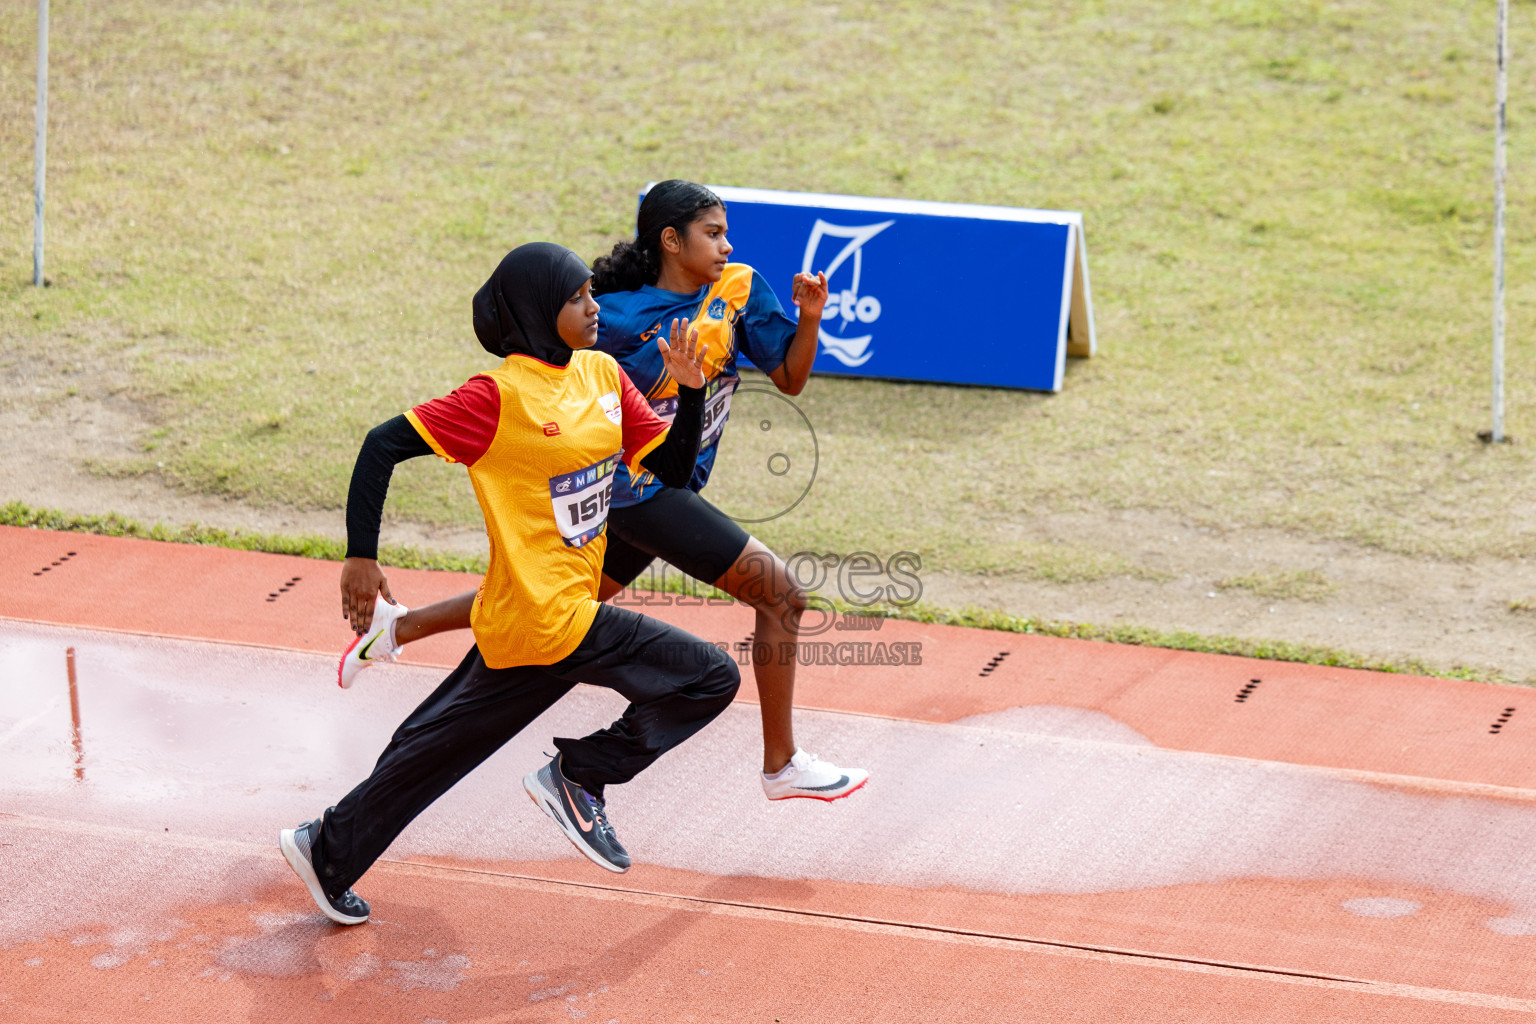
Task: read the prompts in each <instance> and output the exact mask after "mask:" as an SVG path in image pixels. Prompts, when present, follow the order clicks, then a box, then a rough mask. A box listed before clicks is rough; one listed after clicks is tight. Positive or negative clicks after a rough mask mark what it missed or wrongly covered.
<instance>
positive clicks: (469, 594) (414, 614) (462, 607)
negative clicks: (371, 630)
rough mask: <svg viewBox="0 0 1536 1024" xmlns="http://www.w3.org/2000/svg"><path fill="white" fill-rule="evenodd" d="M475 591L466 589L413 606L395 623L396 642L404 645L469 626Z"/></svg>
mask: <svg viewBox="0 0 1536 1024" xmlns="http://www.w3.org/2000/svg"><path fill="white" fill-rule="evenodd" d="M475 593H476V592H475V591H473V590H466V591H465V592H464V593H462V594H456V595H455V596H453V597H450V598H448V599H446V600H443V601H435V602H433V603H432V604H429V605H423V606H422V607H420V608H412V609H411V610H410V611H408V612H406V613H405V614H404V615H402V616H401V617H400V621H399V622H396V623H395V643H397V644H399V645H401V646H402V647H403V646H405V645H406V644H408V643H413V642H414V641H417V640H420V639H422V638H423V637H429V636H431V635H433V634H434V633H447V632H450V631H451V630H455V629H468V628H469V610H470V608H472V607H474V604H475Z"/></svg>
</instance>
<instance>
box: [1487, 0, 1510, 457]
mask: <svg viewBox="0 0 1536 1024" xmlns="http://www.w3.org/2000/svg"><path fill="white" fill-rule="evenodd" d="M1497 88H1498V98H1497V112H1496V114H1495V117H1494V135H1493V430H1492V431H1491V436H1492V440H1493V442H1494V443H1495V444H1498V443H1500V442H1502V441H1503V440H1504V169H1505V159H1504V128H1505V124H1504V103H1505V100H1506V99H1507V97H1508V94H1509V0H1499V77H1498V87H1497Z"/></svg>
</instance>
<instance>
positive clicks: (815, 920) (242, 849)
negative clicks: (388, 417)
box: [0, 812, 1536, 1014]
mask: <svg viewBox="0 0 1536 1024" xmlns="http://www.w3.org/2000/svg"><path fill="white" fill-rule="evenodd" d="M5 826H12V827H16V828H25V829H31V830H34V831H38V832H45V833H52V834H68V835H74V836H89V837H94V838H101V839H116V840H120V841H124V842H130V843H134V844H141V843H144V842H146V841H150V842H154V843H158V844H161V845H165V846H175V847H179V848H182V849H196V850H201V851H204V852H207V853H222V854H226V855H232V856H240V857H252V856H254V857H264V858H266V859H269V860H276V861H281V859H282V854H281V853H280V852H278V849H277V843H276V840H275V832H274V841H273V842H272V843H271V844H270V845H261V844H256V843H249V842H242V841H239V840H228V839H209V838H204V837H201V836H190V835H171V834H168V833H157V832H145V831H141V830H139V829H132V828H123V827H121V826H115V825H97V824H94V823H90V822H80V821H64V820H60V819H56V818H43V817H38V816H35V815H30V814H9V813H5V812H0V828H3V827H5ZM377 868H378V869H380V870H384V871H386V872H389V873H392V874H407V875H416V876H425V877H429V878H436V879H439V880H447V879H450V878H460V879H464V878H468V879H472V880H474V881H478V882H480V883H482V884H489V885H494V886H497V887H499V888H505V889H519V890H523V891H528V892H539V893H547V894H556V895H564V896H581V897H585V898H588V899H600V900H611V901H614V902H619V903H628V904H631V905H637V906H650V907H657V908H660V909H668V910H677V911H683V912H687V913H696V914H716V915H722V916H726V917H744V918H750V919H754V920H762V921H774V922H778V923H782V924H798V925H810V926H813V927H824V928H838V929H842V930H845V931H855V932H863V933H869V934H876V935H891V936H899V937H902V938H908V939H915V940H919V941H928V942H947V943H954V944H958V945H967V946H982V947H988V948H992V949H1012V950H1017V951H1020V952H1029V953H1039V954H1043V955H1046V956H1064V957H1069V958H1073V959H1079V960H1094V961H1099V962H1105V963H1114V964H1120V965H1123V966H1136V967H1151V968H1160V969H1163V970H1174V971H1186V972H1192V973H1196V974H1214V975H1221V976H1224V977H1230V978H1248V979H1251V980H1258V981H1270V982H1276V983H1279V984H1285V985H1306V986H1310V987H1313V988H1325V989H1334V990H1343V991H1348V992H1354V993H1361V994H1367V995H1375V996H1388V997H1394V998H1399V999H1413V1000H1417V1001H1420V1002H1432V1003H1451V1004H1457V1005H1461V1006H1478V1007H1486V1008H1489V1009H1499V1010H1512V1011H1515V1012H1518V1013H1533V1014H1536V999H1521V998H1517V997H1514V996H1500V995H1494V994H1492V993H1488V992H1464V991H1458V990H1455V989H1437V988H1426V987H1422V986H1418V985H1401V984H1394V983H1391V982H1382V981H1372V980H1370V979H1367V978H1350V977H1346V976H1342V975H1327V974H1308V973H1305V972H1302V971H1296V970H1291V969H1288V968H1282V967H1266V966H1263V965H1259V964H1244V963H1237V962H1224V961H1219V960H1199V959H1186V958H1183V957H1177V956H1171V955H1169V954H1165V953H1154V952H1150V951H1141V950H1130V949H1116V948H1113V947H1108V946H1091V945H1086V944H1075V943H1067V942H1057V941H1053V940H1050V939H1041V938H1031V937H1026V936H1012V935H1001V934H995V933H990V932H980V931H967V930H964V929H958V928H949V927H945V926H942V925H924V924H911V923H905V922H901V921H890V920H883V919H879V918H863V917H855V916H851V915H843V914H834V913H830V912H824V911H815V910H797V909H791V908H784V907H772V906H767V905H763V904H755V903H745V902H736V901H731V900H718V899H708V898H705V897H699V896H680V895H672V894H668V893H659V892H651V891H648V890H643V889H624V888H620V887H616V886H608V885H599V884H596V883H590V882H572V881H567V880H564V879H553V878H541V877H538V876H535V875H522V874H515V873H512V872H502V871H494V870H491V869H488V868H469V867H456V866H449V865H442V864H426V863H421V862H419V861H412V860H396V859H392V858H383V859H381V860H380V861H379V862H378V864H377Z"/></svg>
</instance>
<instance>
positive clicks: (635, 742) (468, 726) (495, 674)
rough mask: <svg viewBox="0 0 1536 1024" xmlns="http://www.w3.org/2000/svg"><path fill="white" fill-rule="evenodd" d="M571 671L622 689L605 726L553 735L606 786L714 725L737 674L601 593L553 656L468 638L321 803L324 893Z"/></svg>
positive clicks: (513, 728) (565, 686) (587, 783)
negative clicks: (621, 701)
mask: <svg viewBox="0 0 1536 1024" xmlns="http://www.w3.org/2000/svg"><path fill="white" fill-rule="evenodd" d="M578 682H582V683H591V684H592V685H594V686H606V687H608V688H609V689H611V690H616V691H618V692H619V693H621V694H623V695H624V696H625V697H627V698H628V699H629V707H628V708H626V709H625V711H624V715H623V717H622V718H620V719H619V720H618V721H617V722H615V723H613V724H612V725H610V726H609V727H608V728H606V729H603V730H602V731H600V732H595V733H593V734H592V735H590V736H587V737H586V738H585V739H579V740H573V739H556V740H555V746H556V747H558V748H559V749H560V750H561V751H562V752H563V753H564V754H565V758H564V761H563V765H564V769H565V775H566V777H567V778H569V779H570V780H571V781H572V782H575V783H577V784H578V785H581V786H583V787H585V788H586V789H587V790H589V791H590V792H592V793H594V794H598V795H601V793H602V789H603V787H604V786H605V785H608V784H616V783H621V782H628V781H629V780H630V779H632V778H634V777H635V776H636V775H638V774H640V772H642V771H644V770H645V769H646V768H647V767H649V766H650V765H651V763H652V762H654V761H655V760H656V759H657V758H658V757H660V756H661V755H662V754H664V753H666V752H667V751H668V750H671V749H672V748H673V747H675V746H677V745H678V744H679V743H682V742H683V741H684V740H686V739H688V737H690V736H692V735H693V734H694V733H696V732H698V731H699V730H700V729H702V728H703V727H704V726H705V725H707V724H709V722H710V721H712V720H713V719H714V718H715V716H717V715H718V714H720V712H722V711H724V710H725V709H726V707H727V706H728V705H729V704H730V703H731V700H732V698H734V697H735V696H736V688H737V686H738V685H740V683H741V674H740V672H739V671H738V670H737V668H736V665H735V663H734V662H733V661H732V660H731V659H730V657H729V656H727V655H726V654H725V653H724V652H723V651H721V650H720V649H719V648H717V647H715V646H714V645H713V644H708V643H705V642H704V641H703V640H700V639H699V638H698V637H696V636H694V635H693V634H691V633H687V632H684V631H683V630H681V629H678V628H676V627H674V626H669V625H667V624H666V623H664V622H658V621H657V620H655V619H651V618H647V617H645V616H643V615H639V614H637V613H635V612H632V611H630V610H628V609H627V608H615V607H613V606H611V605H606V604H605V605H603V606H602V607H601V608H600V609H599V610H598V613H597V618H596V619H595V620H594V621H593V623H592V628H591V629H590V630H588V631H587V635H586V637H585V638H583V640H582V641H581V645H580V646H579V647H577V648H576V650H575V651H573V652H572V653H571V654H570V656H569V657H567V658H565V659H564V660H562V661H559V662H556V663H555V664H553V665H519V666H516V667H513V668H488V667H487V666H486V664H485V660H484V659H483V658H481V656H480V649H479V648H478V647H472V648H470V651H469V653H468V654H467V655H465V656H464V660H463V661H462V662H460V663H459V667H458V668H456V669H454V670H453V672H452V674H450V675H449V676H448V678H447V679H445V680H443V683H442V685H441V686H439V687H438V688H437V689H436V690H435V691H433V693H432V695H431V696H430V697H428V698H427V699H426V700H424V701H422V703H421V706H420V707H418V708H417V709H416V710H415V711H413V712H411V715H410V717H409V718H407V719H406V720H405V721H404V722H401V723H400V727H399V728H398V729H396V730H395V735H394V736H393V737H392V738H391V739H390V741H389V746H387V747H385V748H384V753H383V754H381V755H380V756H379V761H378V764H376V765H374V768H373V774H371V775H369V776H368V778H366V779H364V780H363V781H362V782H361V783H359V784H358V786H357V788H356V789H354V790H352V792H350V793H348V794H347V795H346V796H345V797H343V798H342V800H341V802H340V803H339V804H337V805H336V806H335V807H332V808H331V809H330V810H329V811H327V812H326V814H325V820H324V822H323V823H322V824H321V826H320V836H319V838H318V840H317V841H316V843H315V845H314V851H313V856H314V865H315V872H316V873H317V874H318V875H319V876H320V883H321V885H323V886H324V887H325V890H326V892H327V893H328V894H330V895H331V896H332V897H336V896H339V895H340V894H341V893H343V892H346V890H347V889H348V888H350V887H351V886H352V884H353V883H354V882H356V881H357V880H358V879H359V878H361V877H362V876H363V873H364V872H365V871H367V870H368V869H369V868H370V867H371V866H372V865H373V862H374V861H376V860H378V858H379V857H380V856H381V855H383V853H384V851H385V849H386V848H388V846H389V844H390V843H391V842H393V841H394V839H395V837H396V836H398V835H399V834H400V833H401V832H402V831H404V830H405V826H407V825H409V824H410V823H411V821H412V820H413V819H414V818H415V817H416V816H417V815H418V814H420V813H421V812H422V811H424V810H426V809H427V807H428V805H430V804H431V803H432V801H434V800H436V799H437V798H438V797H440V796H442V795H443V794H444V793H446V792H447V791H448V790H449V788H451V787H452V786H453V784H454V783H456V782H458V781H459V780H460V779H462V778H463V777H464V776H466V775H468V774H469V773H470V772H472V771H473V770H474V769H475V767H476V766H477V765H479V764H480V762H481V761H484V760H485V759H486V758H488V757H490V756H491V755H492V754H494V753H495V752H496V751H497V750H498V749H500V747H501V745H502V744H504V743H506V742H507V740H509V739H511V738H512V737H513V736H516V735H517V734H518V733H519V732H521V731H522V729H523V727H524V726H526V725H527V724H528V723H529V722H531V721H533V720H534V719H535V718H537V717H538V716H539V715H541V714H543V713H544V712H545V711H546V710H548V709H549V707H550V706H551V705H552V704H554V703H555V702H556V701H557V700H559V699H560V698H561V697H563V696H565V695H566V693H568V692H569V691H570V689H571V687H573V686H575V685H576V683H578ZM534 767H536V766H535V765H529V768H530V769H532V768H534Z"/></svg>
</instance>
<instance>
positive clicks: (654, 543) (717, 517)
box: [603, 487, 752, 586]
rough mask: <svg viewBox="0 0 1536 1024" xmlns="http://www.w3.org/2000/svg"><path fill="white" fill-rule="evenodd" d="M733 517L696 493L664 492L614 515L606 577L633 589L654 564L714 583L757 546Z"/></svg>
mask: <svg viewBox="0 0 1536 1024" xmlns="http://www.w3.org/2000/svg"><path fill="white" fill-rule="evenodd" d="M751 539H752V538H751V536H750V535H749V534H748V533H747V531H745V530H743V529H742V528H741V527H740V526H738V525H737V524H736V521H735V520H734V519H732V518H731V517H730V516H728V515H726V514H725V513H724V512H721V511H720V510H719V509H717V508H715V506H713V505H711V504H710V503H709V502H707V501H705V500H704V499H703V498H701V497H699V495H697V494H695V493H694V492H693V491H689V490H684V489H682V488H678V487H663V488H662V489H661V490H659V491H657V492H656V494H655V496H654V497H652V498H651V499H650V500H649V501H642V502H640V503H639V504H638V505H626V506H625V507H623V508H615V509H610V510H609V511H608V553H607V554H606V555H604V556H603V575H604V576H607V577H608V578H609V579H611V580H613V581H614V582H615V583H617V584H619V585H620V586H628V585H629V584H630V583H632V582H634V580H635V577H637V576H639V575H640V574H641V573H642V572H644V571H645V568H646V566H648V565H650V564H651V562H652V561H653V560H654V559H657V558H659V559H661V560H662V561H664V562H670V563H671V564H673V565H675V566H677V568H679V569H681V570H683V572H685V573H687V574H688V575H689V576H692V577H693V578H694V579H696V580H700V581H702V582H704V583H714V582H715V581H716V580H718V579H719V578H720V577H721V576H724V575H725V571H726V570H727V569H729V568H730V567H731V566H733V565H735V564H736V559H737V558H739V557H740V556H741V553H742V551H744V550H745V549H746V547H747V541H749V540H751Z"/></svg>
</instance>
